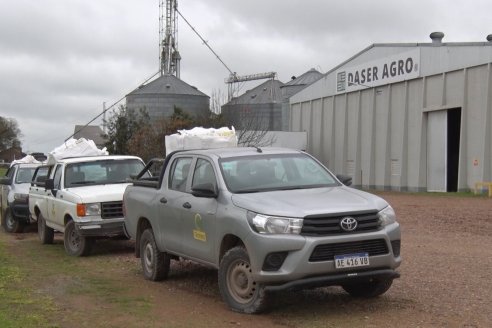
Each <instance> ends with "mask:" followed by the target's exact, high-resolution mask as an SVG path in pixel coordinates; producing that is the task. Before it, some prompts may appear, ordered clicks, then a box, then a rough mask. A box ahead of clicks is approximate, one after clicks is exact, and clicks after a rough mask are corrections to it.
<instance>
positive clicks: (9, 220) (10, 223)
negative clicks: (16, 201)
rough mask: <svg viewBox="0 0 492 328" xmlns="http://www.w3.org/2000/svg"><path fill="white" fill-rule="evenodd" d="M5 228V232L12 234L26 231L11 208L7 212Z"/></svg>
mask: <svg viewBox="0 0 492 328" xmlns="http://www.w3.org/2000/svg"><path fill="white" fill-rule="evenodd" d="M4 228H5V231H7V232H10V233H19V232H22V230H24V224H22V223H21V222H19V220H16V219H15V217H14V215H13V214H12V211H11V210H10V209H9V208H7V210H6V211H5V221H4Z"/></svg>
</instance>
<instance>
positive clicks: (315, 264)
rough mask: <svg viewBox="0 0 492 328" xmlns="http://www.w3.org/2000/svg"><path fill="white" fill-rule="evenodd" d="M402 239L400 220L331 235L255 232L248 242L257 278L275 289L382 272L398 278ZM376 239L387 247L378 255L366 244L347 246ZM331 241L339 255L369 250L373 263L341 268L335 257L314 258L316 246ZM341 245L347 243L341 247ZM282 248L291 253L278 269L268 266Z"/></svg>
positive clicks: (254, 276) (334, 282)
mask: <svg viewBox="0 0 492 328" xmlns="http://www.w3.org/2000/svg"><path fill="white" fill-rule="evenodd" d="M400 239H401V235H400V226H399V224H398V223H393V224H391V225H388V226H386V227H384V228H382V229H380V230H378V231H373V232H365V233H354V234H341V235H330V236H302V235H263V234H257V233H253V234H251V235H250V236H249V238H247V240H246V242H245V244H246V248H247V250H248V253H249V254H250V261H251V266H252V269H253V272H252V274H253V278H254V279H255V281H257V282H258V283H261V284H263V285H265V286H271V288H273V289H289V288H294V287H295V286H309V285H311V284H314V285H325V286H326V285H337V284H341V283H343V282H345V281H346V279H351V281H354V279H359V280H360V279H370V277H371V276H372V277H373V278H377V277H382V276H386V277H387V278H391V277H393V278H396V277H398V276H399V274H398V273H397V272H396V271H395V269H396V268H398V267H399V266H400V263H401V257H400V253H399V252H400V250H399V240H400ZM374 241H378V242H379V244H381V243H382V244H383V245H385V246H386V250H385V251H383V252H379V253H377V254H375V255H371V251H370V250H367V251H366V250H365V249H364V248H362V249H360V250H357V251H346V250H345V246H346V245H347V244H352V243H353V244H360V243H361V244H362V245H363V246H364V244H365V242H368V243H367V244H368V245H372V242H374ZM397 241H398V242H397ZM327 245H328V246H333V247H332V248H333V249H334V254H335V255H345V254H350V253H359V252H368V253H369V261H370V264H369V265H368V266H363V267H354V268H346V269H337V268H336V267H335V261H334V258H333V257H331V258H330V257H327V258H322V259H314V257H313V256H312V255H313V254H314V252H315V250H319V248H320V247H321V248H322V247H324V246H327ZM339 245H340V246H343V247H342V248H340V251H339V248H338V247H339ZM396 246H397V247H396ZM396 248H398V249H396ZM281 252H284V253H286V254H287V255H286V256H285V259H284V260H283V262H282V264H281V265H280V266H279V267H278V269H276V270H265V265H264V264H265V260H266V258H267V257H268V256H269V254H272V253H281ZM253 254H254V255H253ZM381 275H382V276H381ZM282 286H283V287H282Z"/></svg>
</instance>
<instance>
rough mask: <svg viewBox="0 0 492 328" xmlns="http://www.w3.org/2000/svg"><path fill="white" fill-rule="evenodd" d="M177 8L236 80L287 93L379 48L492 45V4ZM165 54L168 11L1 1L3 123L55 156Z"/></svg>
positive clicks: (108, 1) (190, 63) (190, 79)
mask: <svg viewBox="0 0 492 328" xmlns="http://www.w3.org/2000/svg"><path fill="white" fill-rule="evenodd" d="M178 9H179V10H180V12H181V13H182V14H183V16H184V17H185V18H186V19H187V20H188V21H189V22H190V23H191V24H192V25H193V26H194V27H195V28H196V29H197V30H198V31H199V33H200V34H201V35H202V36H203V37H204V39H206V40H207V41H208V42H209V44H210V45H211V46H212V48H213V49H214V50H215V51H216V52H217V53H218V54H219V56H221V58H222V59H223V61H224V62H225V63H226V64H227V65H228V66H229V67H230V68H231V69H232V70H233V71H235V72H237V73H238V74H239V75H245V74H254V73H260V72H270V71H274V72H277V73H278V79H279V80H280V81H282V82H287V81H288V80H289V79H290V77H291V76H293V75H300V74H302V73H304V72H306V71H307V70H309V69H310V68H316V69H318V70H319V71H321V72H322V73H325V72H327V71H328V70H330V69H331V68H333V67H334V66H336V65H337V64H339V63H341V62H342V61H344V60H346V59H348V58H349V57H351V56H353V55H354V54H356V53H357V52H359V51H360V50H362V49H364V48H366V47H368V46H369V45H371V44H373V43H393V42H430V39H429V34H430V33H431V32H434V31H442V32H444V33H445V37H444V40H443V42H461V41H464V42H470V41H485V38H486V36H487V35H488V34H492V25H491V24H490V23H491V18H490V14H491V13H492V1H490V0H480V1H449V0H440V1H437V0H413V1H405V2H403V1H395V0H385V1H382V0H381V1H378V0H371V1H368V0H359V1H351V0H345V1H328V0H247V1H245V0H178ZM178 22H179V23H178V24H179V51H180V53H181V56H182V60H181V79H182V80H184V81H185V82H187V83H189V84H190V85H194V86H196V87H197V88H198V89H199V90H200V91H202V92H204V93H205V94H207V95H209V96H210V95H211V93H212V91H214V90H221V91H222V92H223V93H226V90H227V89H226V86H225V84H224V79H225V78H226V77H227V76H228V74H229V72H228V71H227V70H226V69H225V68H224V67H223V66H222V64H221V63H220V62H219V61H218V60H217V59H216V58H215V56H214V55H213V54H212V53H211V52H210V51H209V50H208V49H207V48H206V47H205V46H204V45H203V44H202V42H201V41H200V40H199V39H198V37H197V36H196V35H195V34H194V33H193V32H192V30H191V29H190V28H189V27H188V25H187V24H186V23H185V22H184V21H183V20H182V19H179V20H178ZM158 43H159V0H125V1H121V0H97V1H94V0H92V1H91V0H0V116H3V117H7V118H14V119H15V120H17V122H18V124H19V127H20V129H21V131H22V134H23V137H22V139H21V141H22V146H23V150H24V151H25V152H33V151H42V152H49V151H51V150H52V149H53V148H54V147H56V146H59V145H61V144H62V143H63V141H64V140H65V139H66V138H67V137H68V136H70V135H71V134H72V133H73V130H74V126H75V125H76V124H86V123H87V122H89V121H90V120H91V119H92V118H93V117H94V116H96V115H97V114H99V113H100V112H101V111H102V107H103V102H106V103H107V105H108V106H109V105H110V104H113V103H114V102H116V101H117V100H118V99H120V98H122V97H123V96H125V95H126V94H127V93H129V92H131V91H132V90H133V89H134V88H136V87H137V86H138V85H139V84H141V83H142V82H143V81H145V80H146V79H147V78H148V77H150V76H152V75H153V74H154V73H156V72H157V71H158V69H159V45H158ZM258 83H261V81H260V82H258ZM96 123H101V120H98V121H96Z"/></svg>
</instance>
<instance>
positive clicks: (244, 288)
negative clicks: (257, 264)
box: [227, 260, 256, 304]
mask: <svg viewBox="0 0 492 328" xmlns="http://www.w3.org/2000/svg"><path fill="white" fill-rule="evenodd" d="M227 287H228V289H229V292H230V293H231V296H232V297H233V298H234V300H235V301H236V302H238V303H242V304H245V303H248V302H250V301H251V299H252V298H253V296H254V294H255V292H256V281H254V280H253V275H252V273H251V267H250V265H249V263H248V262H247V261H244V260H237V261H235V262H234V263H232V264H231V266H230V267H229V270H228V271H227Z"/></svg>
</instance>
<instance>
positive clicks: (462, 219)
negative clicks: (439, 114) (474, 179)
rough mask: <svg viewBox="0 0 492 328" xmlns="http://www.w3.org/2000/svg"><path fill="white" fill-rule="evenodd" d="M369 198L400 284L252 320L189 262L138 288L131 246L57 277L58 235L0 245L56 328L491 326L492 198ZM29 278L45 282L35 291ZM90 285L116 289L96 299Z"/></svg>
mask: <svg viewBox="0 0 492 328" xmlns="http://www.w3.org/2000/svg"><path fill="white" fill-rule="evenodd" d="M377 194H378V195H380V196H382V197H383V198H385V199H386V200H387V201H388V202H390V204H391V205H392V206H393V207H394V208H395V210H396V213H397V216H398V219H399V222H400V223H401V226H402V257H403V264H402V266H401V267H400V269H399V271H400V273H401V278H400V279H397V280H395V282H394V284H393V286H392V288H391V289H390V290H389V291H388V292H387V293H386V294H384V295H383V296H381V297H379V298H376V299H371V300H361V299H354V298H351V297H349V296H348V295H347V294H346V293H344V292H343V290H342V289H341V288H338V287H329V288H318V289H315V290H307V291H298V292H282V293H279V294H276V295H274V297H273V299H272V307H271V310H270V311H269V312H267V313H265V314H262V315H241V314H237V313H233V312H231V311H229V310H228V309H227V308H226V306H225V305H224V303H223V302H222V300H221V299H220V295H219V292H218V286H217V271H216V270H214V269H210V268H206V267H203V266H200V265H197V264H194V263H192V262H189V261H179V262H175V261H173V264H172V271H171V275H170V277H169V280H167V281H163V282H159V283H153V282H149V281H146V280H144V278H143V276H142V273H141V268H140V263H139V260H138V259H136V258H135V257H134V256H133V244H132V242H131V241H115V240H112V241H98V242H97V244H96V246H95V249H94V254H93V255H92V256H89V257H86V258H76V259H73V260H72V259H70V261H69V263H70V267H68V268H67V267H66V265H65V269H64V270H65V271H64V272H63V273H60V274H57V273H56V270H55V269H54V268H56V266H57V265H58V264H57V263H59V264H60V265H62V264H63V263H67V260H68V258H67V256H66V255H65V254H64V251H63V245H62V240H61V238H60V236H57V237H56V238H55V245H52V246H41V245H40V244H39V241H38V240H37V235H36V234H35V233H34V232H28V233H24V234H18V235H11V234H5V233H4V232H2V233H1V234H2V235H1V236H0V238H1V240H2V241H5V244H6V245H7V247H8V248H11V251H13V252H15V253H17V254H18V255H17V256H18V257H19V259H21V258H23V259H24V260H23V261H24V262H26V263H31V264H30V265H29V264H28V265H26V267H25V268H24V269H23V270H27V274H26V279H27V280H26V281H25V283H27V284H29V285H32V286H33V288H35V289H37V290H38V292H39V291H41V292H42V293H43V294H47V295H48V296H50V297H52V298H53V300H54V302H55V303H56V304H58V309H57V310H56V311H55V312H56V313H55V314H54V315H52V316H51V317H52V318H53V320H54V323H53V325H54V326H59V327H91V328H93V327H118V326H121V325H123V326H125V327H239V326H241V327H492V284H491V282H490V277H491V272H492V198H486V197H471V196H470V197H460V196H456V195H428V194H417V195H414V194H408V193H395V192H377ZM58 248H60V249H59V250H58ZM29 254H32V256H33V257H36V262H32V261H31V262H29ZM57 254H58V255H57ZM55 255H56V256H55ZM43 261H48V262H46V263H47V264H46V263H45V264H43ZM20 263H21V264H22V262H20ZM48 267H49V268H51V269H50V270H51V271H49V270H48ZM29 270H31V271H33V272H29ZM43 271H44V272H43ZM36 276H45V277H46V278H45V279H44V280H43V284H42V285H41V286H40V285H39V283H38V282H36V278H35V277H36ZM31 277H32V278H31ZM29 279H32V282H30V280H29ZM93 282H95V283H97V284H99V285H96V287H97V286H102V287H104V286H109V285H111V286H114V285H121V286H124V288H121V289H120V288H111V289H109V288H107V289H103V292H101V291H97V290H99V289H100V287H97V288H98V289H94V287H91V286H90V284H91V283H93ZM78 288H79V289H80V288H81V289H82V290H84V292H83V293H78V292H76V291H77V290H78ZM91 290H94V292H88V291H91ZM108 295H109V296H108ZM108 300H109V301H108ZM118 300H119V301H118ZM121 300H125V303H124V306H128V307H129V309H131V310H130V311H129V310H128V309H127V310H121V309H120V307H121V304H119V303H122V301H121ZM138 303H141V304H143V305H141V307H140V308H139V312H135V311H136V310H135V306H136V305H135V304H137V305H138ZM102 304H103V305H102ZM101 306H102V307H101ZM118 306H119V307H118ZM135 313H137V314H138V316H137V315H136V314H135Z"/></svg>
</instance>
